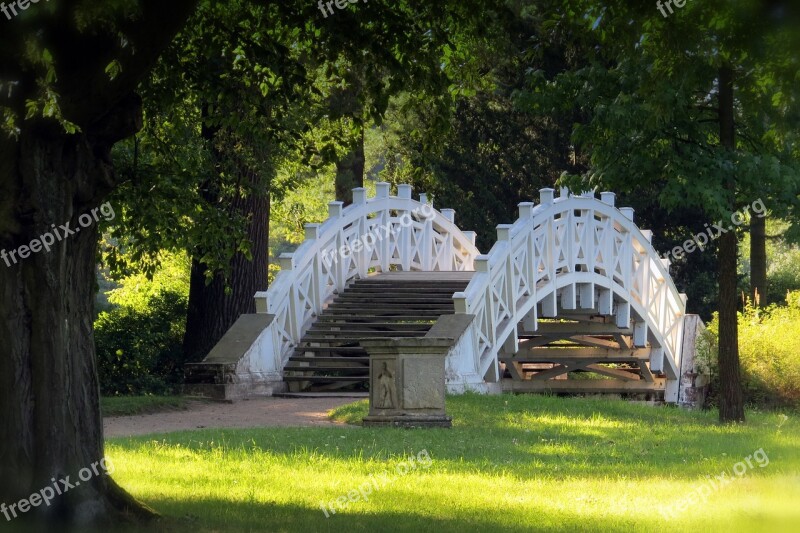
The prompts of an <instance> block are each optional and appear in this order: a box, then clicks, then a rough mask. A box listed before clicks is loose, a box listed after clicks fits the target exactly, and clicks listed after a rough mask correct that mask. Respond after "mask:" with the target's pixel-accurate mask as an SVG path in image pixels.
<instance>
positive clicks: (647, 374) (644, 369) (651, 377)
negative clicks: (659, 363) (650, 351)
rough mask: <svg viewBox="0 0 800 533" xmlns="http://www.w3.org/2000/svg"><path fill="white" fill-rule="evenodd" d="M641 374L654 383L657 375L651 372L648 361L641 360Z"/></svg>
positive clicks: (644, 378) (643, 377) (647, 380)
mask: <svg viewBox="0 0 800 533" xmlns="http://www.w3.org/2000/svg"><path fill="white" fill-rule="evenodd" d="M639 375H640V376H642V379H643V380H645V381H646V382H648V383H654V382H655V380H656V377H655V376H654V375H653V373H652V372H650V368H649V367H648V366H647V362H646V361H639Z"/></svg>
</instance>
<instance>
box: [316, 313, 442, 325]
mask: <svg viewBox="0 0 800 533" xmlns="http://www.w3.org/2000/svg"><path fill="white" fill-rule="evenodd" d="M439 316H440V315H438V314H437V315H434V316H433V317H423V318H419V317H415V316H409V315H397V316H385V315H369V314H360V315H358V316H354V315H352V314H344V315H342V314H340V313H335V314H334V313H332V314H325V313H323V314H321V315H320V316H319V317H317V322H316V324H318V325H322V324H324V325H328V324H351V325H362V324H364V325H366V324H369V325H375V324H381V325H385V324H406V325H409V326H428V328H430V327H431V326H433V323H434V322H436V318H438V317H439ZM387 321H391V322H387Z"/></svg>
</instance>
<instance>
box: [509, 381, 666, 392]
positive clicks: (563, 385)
mask: <svg viewBox="0 0 800 533" xmlns="http://www.w3.org/2000/svg"><path fill="white" fill-rule="evenodd" d="M502 385H503V392H570V393H590V394H591V393H596V392H604V393H626V392H627V393H631V392H642V393H646V392H663V391H664V389H665V385H666V380H665V379H663V378H658V379H656V380H655V382H654V383H647V382H645V381H642V380H640V381H621V380H616V379H572V380H570V379H566V380H546V381H533V380H526V381H514V380H510V379H506V380H503V384H502Z"/></svg>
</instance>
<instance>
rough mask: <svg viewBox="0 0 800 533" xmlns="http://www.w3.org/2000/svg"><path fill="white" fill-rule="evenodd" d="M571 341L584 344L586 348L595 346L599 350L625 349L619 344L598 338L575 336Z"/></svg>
mask: <svg viewBox="0 0 800 533" xmlns="http://www.w3.org/2000/svg"><path fill="white" fill-rule="evenodd" d="M570 340H573V341H575V342H577V343H578V344H582V345H584V346H595V347H597V348H610V349H612V350H619V349H621V348H623V346H624V345H623V346H620V344H619V343H618V342H614V341H609V340H605V339H600V338H598V337H591V336H589V335H573V336H572V337H570Z"/></svg>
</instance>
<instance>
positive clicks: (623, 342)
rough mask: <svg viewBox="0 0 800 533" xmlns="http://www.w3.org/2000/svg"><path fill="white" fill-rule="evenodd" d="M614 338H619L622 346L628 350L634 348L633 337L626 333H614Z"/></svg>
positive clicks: (618, 340)
mask: <svg viewBox="0 0 800 533" xmlns="http://www.w3.org/2000/svg"><path fill="white" fill-rule="evenodd" d="M614 338H615V339H617V342H618V343H619V345H620V347H621V348H624V349H626V350H632V349H633V344H631V338H630V337H628V336H625V335H614Z"/></svg>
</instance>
